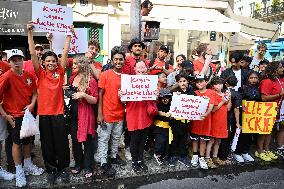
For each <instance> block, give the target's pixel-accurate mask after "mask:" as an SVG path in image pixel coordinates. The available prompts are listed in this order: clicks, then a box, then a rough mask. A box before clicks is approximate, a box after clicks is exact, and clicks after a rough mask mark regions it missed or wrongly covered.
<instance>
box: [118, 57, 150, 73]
mask: <svg viewBox="0 0 284 189" xmlns="http://www.w3.org/2000/svg"><path fill="white" fill-rule="evenodd" d="M138 60H142V61H144V62H145V63H146V65H147V67H148V66H149V63H150V62H149V61H148V60H145V59H144V58H141V57H138V58H135V57H133V56H128V57H126V58H125V62H124V64H123V65H122V70H121V73H123V74H129V75H135V71H134V66H135V64H136V61H138Z"/></svg>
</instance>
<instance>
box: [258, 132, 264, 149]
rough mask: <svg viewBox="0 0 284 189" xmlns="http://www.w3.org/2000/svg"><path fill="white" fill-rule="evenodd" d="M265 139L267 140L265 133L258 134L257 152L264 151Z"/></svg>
mask: <svg viewBox="0 0 284 189" xmlns="http://www.w3.org/2000/svg"><path fill="white" fill-rule="evenodd" d="M264 140H265V135H258V136H257V152H258V153H262V152H263V147H264Z"/></svg>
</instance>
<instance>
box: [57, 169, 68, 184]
mask: <svg viewBox="0 0 284 189" xmlns="http://www.w3.org/2000/svg"><path fill="white" fill-rule="evenodd" d="M57 181H58V183H69V182H70V174H69V173H68V172H67V171H61V172H60V173H59V175H58V177H57Z"/></svg>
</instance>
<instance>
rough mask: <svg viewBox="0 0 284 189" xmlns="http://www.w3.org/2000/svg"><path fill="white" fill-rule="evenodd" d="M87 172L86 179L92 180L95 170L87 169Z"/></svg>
mask: <svg viewBox="0 0 284 189" xmlns="http://www.w3.org/2000/svg"><path fill="white" fill-rule="evenodd" d="M84 171H85V178H91V177H92V176H93V170H92V169H90V168H87V169H85V170H84Z"/></svg>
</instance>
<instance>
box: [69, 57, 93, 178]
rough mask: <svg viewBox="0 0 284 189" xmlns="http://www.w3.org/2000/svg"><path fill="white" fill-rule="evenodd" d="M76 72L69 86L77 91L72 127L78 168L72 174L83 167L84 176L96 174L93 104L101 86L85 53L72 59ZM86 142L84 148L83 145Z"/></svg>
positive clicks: (72, 107) (72, 109) (74, 100)
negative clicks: (92, 73) (94, 172)
mask: <svg viewBox="0 0 284 189" xmlns="http://www.w3.org/2000/svg"><path fill="white" fill-rule="evenodd" d="M72 67H73V69H72V71H73V73H74V74H73V75H72V77H71V78H70V79H69V86H70V87H71V88H74V89H75V91H74V93H73V94H72V97H71V99H70V105H71V106H70V110H71V111H70V115H71V120H72V121H71V122H70V129H71V137H72V149H73V156H74V160H75V167H74V168H73V169H72V170H71V172H72V173H73V174H79V173H80V171H81V169H82V168H84V171H85V177H86V178H89V177H91V176H92V175H93V163H94V142H93V138H94V136H95V127H94V125H95V113H94V105H95V104H96V103H97V100H98V85H97V82H96V80H95V79H94V78H93V77H92V75H91V69H90V65H89V61H88V59H87V58H86V57H84V56H76V57H75V58H74V59H73V66H72ZM82 145H84V148H83V146H82Z"/></svg>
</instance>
